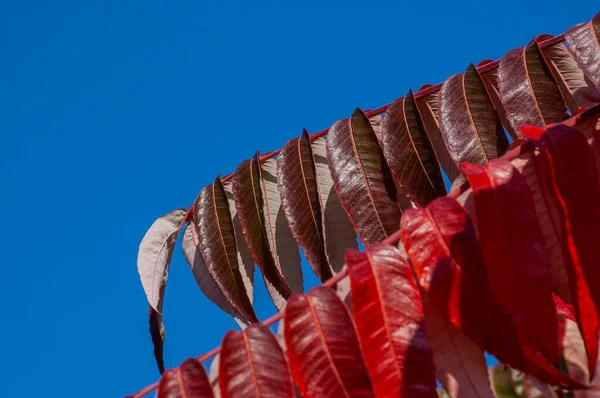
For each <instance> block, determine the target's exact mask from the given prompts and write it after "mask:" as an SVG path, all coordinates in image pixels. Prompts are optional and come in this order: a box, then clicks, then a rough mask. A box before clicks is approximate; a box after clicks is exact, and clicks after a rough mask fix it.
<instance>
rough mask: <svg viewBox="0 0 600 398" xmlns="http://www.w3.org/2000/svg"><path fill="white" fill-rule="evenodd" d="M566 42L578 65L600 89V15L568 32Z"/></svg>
mask: <svg viewBox="0 0 600 398" xmlns="http://www.w3.org/2000/svg"><path fill="white" fill-rule="evenodd" d="M565 40H566V42H567V45H568V46H569V49H570V50H571V52H573V55H575V59H576V60H577V65H579V67H580V68H581V69H582V70H583V72H584V73H585V74H586V76H587V77H588V78H589V79H590V80H591V81H592V82H593V83H594V84H595V85H596V87H597V88H599V89H600V13H598V14H596V16H595V17H594V19H592V20H591V21H589V22H584V23H580V24H578V25H575V26H573V27H572V28H570V29H569V30H567V32H566V33H565Z"/></svg>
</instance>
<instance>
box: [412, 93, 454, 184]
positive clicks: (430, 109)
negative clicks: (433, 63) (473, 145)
mask: <svg viewBox="0 0 600 398" xmlns="http://www.w3.org/2000/svg"><path fill="white" fill-rule="evenodd" d="M429 86H431V85H430V84H428V85H425V86H423V87H421V88H420V89H419V91H421V90H424V89H427V88H429ZM439 94H440V93H439V91H437V92H434V93H431V94H428V95H427V96H425V97H421V98H418V99H416V98H415V105H416V107H417V110H418V111H419V116H420V117H421V121H422V122H423V127H424V129H425V131H426V132H427V137H428V138H429V142H431V147H432V148H433V151H434V153H435V157H436V158H437V160H438V162H439V164H440V166H441V167H442V169H443V170H444V172H445V173H446V175H447V176H448V178H449V179H450V181H454V180H455V179H456V178H457V177H458V176H460V170H459V169H458V166H457V165H456V163H455V162H454V160H452V156H450V153H449V152H448V148H447V147H446V143H445V142H444V138H443V137H442V132H441V131H440V124H439V122H438V109H439V102H438V101H439V98H440V96H439Z"/></svg>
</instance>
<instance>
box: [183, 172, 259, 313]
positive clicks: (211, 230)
mask: <svg viewBox="0 0 600 398" xmlns="http://www.w3.org/2000/svg"><path fill="white" fill-rule="evenodd" d="M194 211H195V214H194V220H195V222H196V228H197V231H198V235H199V237H200V242H199V246H200V249H201V252H202V258H203V259H204V261H205V262H206V266H207V267H208V271H209V272H210V274H211V276H212V277H213V279H214V280H215V282H216V283H217V286H219V289H220V290H221V291H222V292H223V294H224V295H225V297H226V298H227V300H228V301H229V302H230V303H231V305H232V306H233V307H234V308H235V309H236V310H237V311H239V313H240V314H241V315H242V316H243V317H244V318H245V319H246V320H248V321H251V322H256V321H257V319H256V314H255V313H254V309H253V308H252V304H251V302H250V298H249V297H248V294H247V292H246V286H245V285H244V280H243V279H242V274H241V272H240V264H239V263H238V249H237V245H236V239H235V235H234V229H233V222H232V219H231V213H230V212H229V202H228V200H227V195H226V193H225V188H224V187H223V184H222V183H221V180H220V179H219V178H217V179H216V180H215V182H214V183H212V184H210V185H208V186H206V187H204V188H203V189H202V190H201V191H200V194H198V198H197V199H196V203H195V205H194Z"/></svg>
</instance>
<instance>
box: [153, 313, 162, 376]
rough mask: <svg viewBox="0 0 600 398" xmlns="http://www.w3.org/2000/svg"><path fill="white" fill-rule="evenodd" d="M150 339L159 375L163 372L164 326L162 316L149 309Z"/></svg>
mask: <svg viewBox="0 0 600 398" xmlns="http://www.w3.org/2000/svg"><path fill="white" fill-rule="evenodd" d="M150 337H151V338H152V345H153V346H154V359H156V365H157V366H158V371H159V372H160V374H163V373H164V372H165V358H164V347H165V325H164V324H163V321H162V315H161V314H160V313H158V312H156V310H155V309H154V308H152V307H150Z"/></svg>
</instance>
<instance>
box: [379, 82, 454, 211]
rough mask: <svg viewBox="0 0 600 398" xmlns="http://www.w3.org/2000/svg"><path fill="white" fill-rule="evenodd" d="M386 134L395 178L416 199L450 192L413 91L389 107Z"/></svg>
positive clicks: (420, 202)
mask: <svg viewBox="0 0 600 398" xmlns="http://www.w3.org/2000/svg"><path fill="white" fill-rule="evenodd" d="M382 136H383V139H382V142H383V145H382V147H383V155H384V157H385V159H386V161H387V162H388V164H389V165H390V169H391V171H392V174H393V176H394V179H395V180H396V183H397V184H398V185H399V186H401V187H402V188H403V189H404V192H406V194H407V195H408V197H409V198H410V199H411V200H412V201H413V202H415V203H416V204H417V205H419V206H426V205H427V203H429V202H431V201H432V200H433V199H435V198H437V197H438V196H441V195H444V194H445V193H446V188H445V187H444V180H443V179H442V174H441V173H440V166H439V164H438V162H437V160H436V158H435V153H434V152H433V148H432V147H431V143H430V142H429V138H428V137H427V134H426V133H425V130H424V129H423V123H422V122H421V118H420V116H419V112H418V111H417V107H416V106H415V100H414V98H413V94H412V91H409V92H408V94H407V95H406V97H401V98H398V99H397V100H395V101H394V102H392V103H391V104H390V106H389V107H388V109H387V110H386V111H385V116H384V118H383V128H382Z"/></svg>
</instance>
